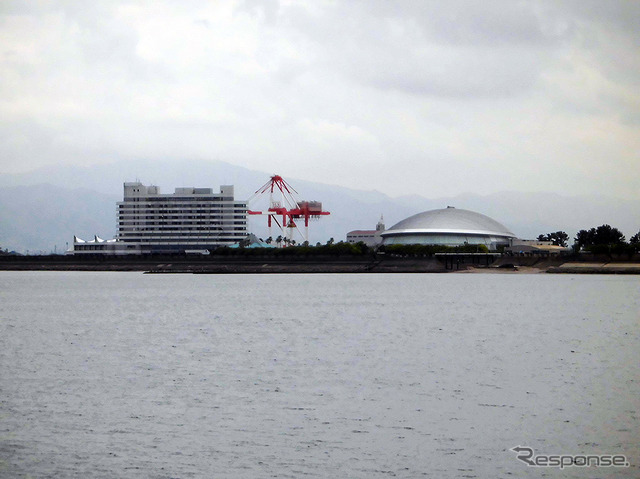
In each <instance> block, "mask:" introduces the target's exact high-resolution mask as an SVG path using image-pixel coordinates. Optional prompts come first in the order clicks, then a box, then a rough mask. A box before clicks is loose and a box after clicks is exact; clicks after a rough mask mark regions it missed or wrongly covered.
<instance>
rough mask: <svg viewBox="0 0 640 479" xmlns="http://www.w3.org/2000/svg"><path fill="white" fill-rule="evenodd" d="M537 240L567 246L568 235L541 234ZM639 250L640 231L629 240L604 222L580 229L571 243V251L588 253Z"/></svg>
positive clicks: (562, 232)
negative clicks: (586, 228)
mask: <svg viewBox="0 0 640 479" xmlns="http://www.w3.org/2000/svg"><path fill="white" fill-rule="evenodd" d="M537 239H538V240H539V241H550V242H551V243H552V244H554V245H556V246H563V247H567V246H568V241H569V235H568V234H567V233H565V232H564V231H556V232H554V233H547V234H541V235H539V236H538V238H537ZM639 250H640V231H639V232H638V233H636V234H635V235H633V236H632V237H631V238H630V239H629V242H627V241H626V239H625V236H624V234H622V232H621V231H620V230H619V229H618V228H614V227H613V226H611V225H608V224H604V225H600V226H597V227H594V228H590V229H588V230H580V231H578V233H577V234H576V236H575V238H574V243H573V251H574V252H579V251H588V252H590V253H596V254H600V253H631V254H633V253H637V252H638V251H639Z"/></svg>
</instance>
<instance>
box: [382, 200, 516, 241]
mask: <svg viewBox="0 0 640 479" xmlns="http://www.w3.org/2000/svg"><path fill="white" fill-rule="evenodd" d="M412 233H437V234H443V233H453V234H468V235H491V236H507V237H514V238H515V235H514V234H513V233H511V232H510V231H509V230H508V229H507V228H506V226H504V225H502V224H500V223H498V222H497V221H496V220H494V219H492V218H489V217H488V216H485V215H482V214H480V213H476V212H475V211H469V210H462V209H458V208H453V207H451V206H450V207H448V208H443V209H439V210H430V211H424V212H422V213H418V214H417V215H413V216H410V217H409V218H406V219H404V220H402V221H400V222H399V223H397V224H395V225H393V226H392V227H391V228H389V229H388V230H387V231H385V232H384V233H382V236H392V235H401V234H412Z"/></svg>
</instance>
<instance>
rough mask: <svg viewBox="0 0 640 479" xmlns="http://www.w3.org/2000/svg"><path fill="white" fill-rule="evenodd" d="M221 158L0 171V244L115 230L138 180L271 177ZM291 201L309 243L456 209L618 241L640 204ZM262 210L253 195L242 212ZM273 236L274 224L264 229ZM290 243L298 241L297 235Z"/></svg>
mask: <svg viewBox="0 0 640 479" xmlns="http://www.w3.org/2000/svg"><path fill="white" fill-rule="evenodd" d="M274 173H276V172H260V171H254V170H249V169H246V168H243V167H240V166H236V165H232V164H230V163H226V162H223V161H183V162H180V163H175V162H171V163H170V162H163V161H150V160H136V161H118V162H114V163H111V164H101V165H92V166H85V167H80V166H63V165H61V166H49V167H44V168H40V169H37V170H33V171H31V172H28V173H21V174H0V247H2V248H7V249H9V250H15V251H18V252H21V253H49V252H61V251H63V250H64V249H66V248H67V247H68V244H69V243H71V242H72V240H73V236H74V235H77V236H79V237H81V238H84V239H92V238H93V236H94V235H98V236H100V237H102V238H112V237H113V236H114V234H115V232H116V202H117V201H119V200H121V199H122V184H123V182H125V181H135V180H140V181H141V182H142V183H144V184H155V185H158V186H160V189H161V191H162V192H164V193H172V192H173V190H174V188H175V187H179V186H198V187H212V188H214V191H216V190H217V188H218V186H219V185H222V184H233V185H235V194H236V198H238V199H248V198H250V197H251V196H252V195H253V193H254V192H255V191H256V190H257V189H259V188H260V187H261V186H262V185H263V184H264V183H265V182H267V180H268V179H269V177H270V176H271V175H273V174H274ZM287 181H288V182H289V183H290V184H291V185H292V186H293V187H294V188H295V189H296V191H297V193H298V197H299V199H304V200H317V201H322V203H323V207H324V209H325V210H328V211H330V212H331V215H330V216H325V217H322V218H321V219H320V220H318V221H317V222H314V223H313V224H311V226H310V233H309V240H310V242H311V243H312V244H314V243H316V242H322V243H324V242H326V241H327V240H328V239H329V238H334V239H335V241H340V240H344V239H345V237H346V234H347V232H348V231H351V230H354V229H373V228H374V227H375V224H376V223H377V222H378V220H379V219H380V217H381V215H383V216H384V220H385V223H386V225H387V227H390V226H392V225H393V224H395V223H396V222H398V221H400V220H402V219H404V218H405V217H407V216H410V215H412V214H416V213H419V212H422V211H425V210H430V209H435V208H444V207H446V206H455V207H457V208H465V209H470V210H473V211H477V212H479V213H483V214H485V215H488V216H490V217H492V218H494V219H496V220H497V221H499V222H501V223H503V224H504V225H506V226H507V228H509V229H510V230H511V231H512V232H513V233H514V234H516V235H517V236H519V237H521V238H534V237H536V236H538V235H539V234H541V233H549V232H552V231H558V230H563V231H566V232H567V233H569V235H570V236H571V237H573V236H574V235H575V233H576V232H577V231H578V230H580V229H588V228H591V227H593V226H598V225H601V224H605V223H606V224H610V225H612V226H615V227H617V228H619V229H620V230H621V231H622V232H623V233H624V234H625V235H626V237H627V239H628V238H629V237H630V236H632V235H634V234H636V233H637V232H638V230H640V201H631V200H620V199H616V198H614V197H604V196H596V195H589V196H565V195H562V194H559V193H526V192H507V191H505V192H500V193H494V194H490V195H478V194H473V193H467V194H461V195H456V196H451V197H444V198H427V197H424V196H419V195H408V196H400V197H390V196H388V195H386V194H384V193H382V192H378V191H363V190H356V189H350V188H345V187H341V186H335V185H327V184H321V183H315V182H311V181H305V180H296V179H293V178H287ZM264 207H266V199H265V198H262V199H260V198H255V199H254V200H252V202H251V203H250V208H252V209H261V208H264ZM265 222H266V220H265V218H264V217H250V221H249V229H250V230H251V231H252V232H254V233H255V234H256V235H258V236H261V237H265V236H266V235H267V231H266V226H265V224H264V223H265ZM277 234H278V233H277V232H276V231H275V230H274V231H273V235H274V236H275V235H277ZM298 239H299V240H300V239H301V238H298Z"/></svg>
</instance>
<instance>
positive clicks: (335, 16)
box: [0, 0, 640, 198]
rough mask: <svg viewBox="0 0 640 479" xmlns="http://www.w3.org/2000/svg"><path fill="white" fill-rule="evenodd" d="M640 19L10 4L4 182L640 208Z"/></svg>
mask: <svg viewBox="0 0 640 479" xmlns="http://www.w3.org/2000/svg"><path fill="white" fill-rule="evenodd" d="M639 5H640V4H638V3H637V2H626V1H611V2H600V1H595V0H594V1H591V0H589V1H580V2H556V1H551V0H549V1H518V2H515V1H514V2H510V1H509V2H505V1H488V2H477V1H472V0H468V1H461V0H459V1H458V0H456V1H451V2H435V1H417V0H416V1H405V2H388V1H383V0H370V1H364V0H363V1H353V2H322V1H315V0H314V1H308V2H291V3H290V2H284V1H283V2H280V3H279V2H276V1H275V0H274V1H271V2H256V1H254V0H245V1H241V2H235V3H232V2H201V1H196V0H192V1H187V2H154V3H146V2H138V1H131V2H113V1H95V2H77V1H69V2H62V1H59V2H22V1H20V2H18V1H16V2H3V3H2V4H1V5H0V98H2V101H0V117H2V118H3V120H2V122H0V138H1V139H2V140H3V142H2V145H1V146H0V154H1V155H2V156H1V157H2V160H1V161H2V166H3V168H4V169H5V170H6V171H16V172H17V171H24V170H26V169H29V168H33V167H37V166H42V165H48V164H53V163H63V162H64V163H69V162H70V163H73V162H77V163H80V162H83V163H86V162H104V161H109V160H110V159H115V158H128V157H129V158H140V157H144V158H163V159H169V160H171V159H173V160H175V161H179V160H180V159H183V158H199V159H206V158H216V159H222V160H226V161H231V162H237V163H239V164H241V165H243V166H248V167H251V168H256V169H263V170H267V171H279V172H281V173H282V174H285V175H294V176H298V177H301V178H308V179H313V180H319V181H325V182H334V181H337V182H340V183H342V184H347V185H350V186H355V187H360V188H377V189H379V190H383V191H387V192H389V193H392V194H400V193H405V192H407V193H420V194H425V195H450V194H455V193H457V192H460V191H482V192H491V191H497V190H501V189H520V188H526V189H533V190H547V189H554V190H558V191H563V192H568V193H584V192H587V191H591V190H599V189H606V190H613V191H615V192H616V194H619V195H621V196H627V197H635V198H638V195H639V193H638V191H640V187H639V186H640V184H639V181H640V173H638V172H639V171H640V168H637V163H638V157H637V151H639V150H640V145H639V142H640V140H639V138H640V131H639V130H638V129H639V128H640V126H639V124H640V121H639V119H640V94H639V93H638V91H639V90H638V88H637V87H638V82H640V54H639V53H638V49H637V45H638V40H639V38H638V36H639V33H638V31H637V28H636V25H637V24H638V19H639V18H640V6H639ZM540 172H552V173H553V174H548V173H544V174H542V173H540ZM479 179H480V181H478V180H479ZM607 192H610V191H607Z"/></svg>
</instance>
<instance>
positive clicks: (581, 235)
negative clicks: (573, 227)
mask: <svg viewBox="0 0 640 479" xmlns="http://www.w3.org/2000/svg"><path fill="white" fill-rule="evenodd" d="M624 244H625V238H624V235H623V234H622V232H621V231H620V230H619V229H618V228H614V227H612V226H610V225H606V224H605V225H601V226H598V227H597V228H591V229H590V230H580V231H578V234H577V235H576V237H575V247H576V249H581V248H585V249H589V250H593V249H594V248H596V249H598V250H602V247H619V246H621V245H624Z"/></svg>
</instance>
